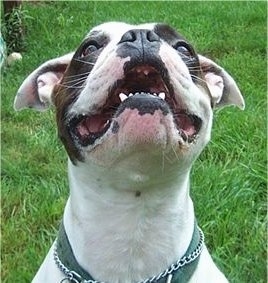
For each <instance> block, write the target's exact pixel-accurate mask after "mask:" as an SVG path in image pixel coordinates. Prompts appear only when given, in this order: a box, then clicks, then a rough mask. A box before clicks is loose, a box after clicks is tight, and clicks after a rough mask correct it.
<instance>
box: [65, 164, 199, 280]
mask: <svg viewBox="0 0 268 283" xmlns="http://www.w3.org/2000/svg"><path fill="white" fill-rule="evenodd" d="M86 170H87V168H86V166H74V165H72V164H71V163H69V179H70V198H69V200H68V203H67V205H66V209H65V214H64V224H65V228H66V231H67V235H68V238H69V241H70V244H71V246H72V249H73V252H74V255H75V257H76V258H77V260H78V262H79V263H80V264H81V266H82V267H83V268H84V269H85V270H87V271H88V272H89V273H90V274H91V275H92V276H93V277H94V278H95V279H96V280H98V279H99V280H102V281H107V282H119V280H120V282H125V283H127V282H133V281H139V280H143V279H146V278H147V277H150V276H154V275H157V274H158V273H160V272H162V271H163V270H165V269H166V268H167V267H168V266H169V265H170V264H172V263H174V262H176V261H177V260H178V259H179V258H180V257H181V256H183V254H184V253H185V251H186V250H187V248H188V246H189V243H190V241H191V237H192V233H193V227H194V209H193V205H192V201H191V198H190V196H189V171H188V173H187V174H185V173H184V174H182V175H180V176H179V177H178V178H177V180H176V182H173V183H172V184H174V185H172V186H169V187H166V186H165V185H164V183H162V184H163V185H162V186H161V185H159V186H158V187H157V188H156V187H155V188H154V189H149V190H144V189H142V188H140V190H137V189H138V187H136V188H135V190H134V191H133V190H131V189H126V190H120V189H118V188H114V187H112V185H111V181H109V180H110V178H109V174H112V173H109V172H108V171H107V172H102V174H107V179H106V180H107V182H106V183H105V182H104V181H103V178H102V182H101V185H100V182H99V181H98V179H99V176H98V173H99V172H96V171H94V174H93V173H92V174H90V172H92V171H90V172H88V171H86ZM102 176H106V175H102ZM108 181H109V182H108ZM122 183H123V184H124V176H122ZM103 184H104V185H103ZM109 184H110V185H109ZM115 269H116V270H117V272H116V274H115V272H114V270H115Z"/></svg>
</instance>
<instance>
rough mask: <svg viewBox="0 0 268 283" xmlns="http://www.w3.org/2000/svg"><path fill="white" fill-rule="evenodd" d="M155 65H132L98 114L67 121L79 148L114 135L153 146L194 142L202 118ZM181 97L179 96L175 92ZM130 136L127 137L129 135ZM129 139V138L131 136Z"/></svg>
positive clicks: (82, 115)
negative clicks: (185, 105) (171, 135)
mask: <svg viewBox="0 0 268 283" xmlns="http://www.w3.org/2000/svg"><path fill="white" fill-rule="evenodd" d="M160 73H161V72H160V71H157V70H156V69H155V68H153V67H150V66H138V67H135V68H132V69H131V70H130V71H129V72H128V73H127V74H126V76H125V78H124V79H123V80H120V81H118V82H116V83H115V86H114V87H113V88H112V89H111V92H110V93H109V94H108V96H107V100H106V102H105V104H104V105H103V106H102V107H101V108H100V109H101V110H99V112H98V113H94V114H90V113H81V114H78V115H76V116H75V117H73V118H72V119H71V120H70V121H69V122H68V129H69V132H70V134H71V137H72V139H73V142H74V143H75V144H76V146H77V147H79V148H84V147H86V148H87V149H88V148H94V146H95V145H99V144H100V143H102V142H103V141H105V137H106V136H107V138H108V136H109V138H110V136H111V135H115V136H119V137H120V136H121V137H122V136H124V137H131V141H130V142H131V143H134V146H135V143H138V144H144V145H149V146H151V145H152V144H156V145H159V144H162V147H163V144H166V143H167V142H168V141H167V140H169V141H170V140H171V139H170V138H169V137H167V136H168V135H169V134H168V133H167V132H169V131H171V130H172V131H173V132H174V133H175V134H173V137H172V138H173V139H176V140H173V141H172V142H173V143H180V144H184V145H187V146H190V145H191V144H193V143H194V142H195V141H196V139H197V137H198V133H199V131H200V129H201V126H202V120H201V118H200V117H198V116H197V115H195V114H194V113H191V112H190V110H189V109H187V108H186V107H184V106H183V103H182V102H180V101H178V99H176V98H175V94H174V93H173V90H172V88H171V87H170V86H169V83H168V81H167V80H166V79H165V78H164V77H163V76H162V75H161V74H160ZM176 97H179V95H176ZM126 139H127V138H126ZM129 140H130V139H129Z"/></svg>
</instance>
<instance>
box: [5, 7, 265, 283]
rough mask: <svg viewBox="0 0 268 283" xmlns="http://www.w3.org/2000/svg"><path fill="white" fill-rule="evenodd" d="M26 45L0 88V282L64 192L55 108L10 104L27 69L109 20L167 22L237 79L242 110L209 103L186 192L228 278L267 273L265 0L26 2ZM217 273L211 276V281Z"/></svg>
mask: <svg viewBox="0 0 268 283" xmlns="http://www.w3.org/2000/svg"><path fill="white" fill-rule="evenodd" d="M23 5H24V9H26V10H28V15H29V16H30V17H32V18H33V19H31V18H28V19H27V21H26V23H25V24H26V27H27V35H26V44H27V47H26V48H27V51H26V52H24V53H23V54H22V55H23V60H22V62H19V63H16V64H15V65H13V66H11V67H9V68H5V69H4V70H3V72H2V78H1V97H2V113H1V114H2V127H1V132H2V253H1V256H2V266H1V268H2V282H29V281H30V279H31V278H32V276H33V274H34V273H35V272H36V270H37V268H38V266H39V265H40V263H41V261H42V259H43V258H44V256H45V254H46V252H47V251H48V248H49V246H50V244H51V243H52V241H53V239H54V237H55V235H56V230H57V225H58V223H59V221H60V219H61V216H62V212H63V208H64V204H65V201H66V198H67V195H68V184H67V174H66V160H67V157H66V153H65V151H64V150H63V146H62V145H61V143H60V142H59V141H58V139H57V133H56V127H55V122H54V113H53V110H50V111H48V112H45V113H36V112H33V111H23V112H19V113H15V112H14V110H13V108H12V104H13V99H14V96H15V93H16V90H17V89H18V87H19V86H20V84H21V82H22V81H23V79H24V77H25V76H26V75H27V74H28V73H29V72H31V71H32V70H33V69H34V68H36V67H37V66H38V65H39V64H40V63H42V62H44V61H45V60H47V59H50V58H54V57H56V56H59V55H62V54H65V53H67V52H69V51H72V50H74V49H75V48H76V47H77V45H78V44H79V42H80V39H82V38H83V36H84V35H85V33H86V32H87V30H88V29H89V28H90V27H92V26H94V25H95V24H98V23H101V22H103V21H108V20H121V21H127V22H130V23H138V22H148V21H153V22H166V23H169V24H171V25H173V26H175V27H176V28H177V29H178V30H180V31H181V32H182V33H183V34H184V35H185V36H186V38H188V39H189V40H190V41H191V42H193V43H194V44H195V47H196V48H197V50H198V51H199V52H200V53H202V54H205V55H207V56H210V57H211V58H213V59H214V60H216V61H217V62H218V63H220V64H221V65H222V66H224V67H225V68H226V69H227V70H228V71H229V72H230V73H231V74H233V76H234V78H235V79H236V80H237V82H238V85H239V86H240V88H241V90H242V92H243V94H244V97H245V101H246V110H245V111H240V110H239V109H237V108H225V109H224V110H222V111H216V112H215V120H214V129H213V135H212V141H211V143H210V144H209V146H208V147H207V148H206V150H205V151H204V152H203V153H202V155H201V156H200V158H199V159H198V161H197V162H196V163H195V166H194V168H193V171H192V188H191V190H192V197H193V199H194V202H195V209H196V215H197V218H198V221H199V224H200V225H201V226H202V228H203V229H204V232H205V235H206V242H207V245H208V247H209V249H210V250H211V253H212V255H213V258H214V259H215V261H216V262H217V264H218V265H219V266H220V268H221V269H222V270H223V271H224V273H225V274H226V276H227V277H228V278H229V280H230V281H231V282H258V283H261V282H266V278H267V277H266V241H267V230H266V228H267V226H266V223H267V222H266V221H267V219H266V215H267V214H266V194H267V189H266V185H267V183H266V181H267V180H266V133H267V129H266V110H267V108H266V78H267V66H266V60H267V59H266V17H267V15H266V11H267V5H266V2H253V1H252V2H233V1H231V2H204V1H202V2H190V1H188V2H173V1H172V2H166V1H165V2H161V1H159V2H157V1H150V2H138V1H134V2H46V3H44V2H35V4H29V3H24V4H23ZM215 283H216V282H215Z"/></svg>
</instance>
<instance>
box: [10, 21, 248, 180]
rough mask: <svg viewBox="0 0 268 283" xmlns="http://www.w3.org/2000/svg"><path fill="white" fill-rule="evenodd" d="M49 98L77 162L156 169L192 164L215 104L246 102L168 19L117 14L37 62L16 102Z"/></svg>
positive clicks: (36, 104)
mask: <svg viewBox="0 0 268 283" xmlns="http://www.w3.org/2000/svg"><path fill="white" fill-rule="evenodd" d="M50 104H53V105H54V106H55V108H56V117H57V125H58V132H59V136H60V138H61V140H62V142H63V144H64V146H65V148H66V150H67V152H68V155H69V157H70V159H71V160H72V161H73V163H74V164H75V163H78V162H79V163H80V162H83V163H85V164H93V165H96V166H101V167H107V168H113V169H114V168H115V167H118V168H121V169H122V168H124V170H134V171H135V170H137V171H139V170H143V171H144V170H145V171H146V170H151V173H152V172H153V173H152V174H151V173H150V172H149V174H151V175H153V176H156V175H157V174H158V173H159V172H160V171H161V170H163V167H164V170H166V169H168V168H169V165H170V168H171V167H175V168H177V167H178V166H180V168H182V169H181V170H186V169H187V168H189V167H190V165H191V163H192V162H193V160H194V159H195V158H196V157H197V156H198V155H199V153H200V152H201V151H202V149H203V148H204V146H205V145H206V143H207V142H208V141H209V139H210V131H211V125H212V109H213V108H214V107H222V106H226V105H229V104H233V105H236V106H238V107H240V108H242V109H243V108H244V100H243V98H242V96H241V94H240V91H239V89H238V87H237V85H236V83H235V82H234V80H233V79H232V77H231V76H230V75H229V74H228V73H227V72H226V71H225V70H224V69H222V68H221V67H220V66H218V65H217V64H216V63H214V62H213V61H211V60H209V59H207V58H205V57H203V56H201V55H198V54H197V53H196V51H195V50H194V48H193V47H192V45H191V44H190V43H189V42H187V41H186V40H185V39H184V38H183V37H182V36H181V35H180V34H178V33H177V32H176V31H175V30H173V29H172V28H171V27H169V26H167V25H164V24H143V25H137V26H133V25H128V24H124V23H115V22H112V23H105V24H102V25H99V26H97V27H95V28H93V29H92V30H91V31H90V32H89V33H88V34H87V35H86V37H85V39H84V40H83V42H82V43H81V45H80V46H79V47H78V49H77V50H76V52H75V53H70V54H67V55H65V56H63V57H59V58H56V59H53V60H50V61H48V62H46V63H44V64H43V65H41V66H40V67H39V68H38V69H36V70H35V71H34V72H33V73H32V74H30V75H29V76H28V77H27V78H26V79H25V81H24V82H23V84H22V85H21V87H20V89H19V91H18V94H17V96H16V99H15V103H14V105H15V109H17V110H19V109H22V108H25V107H30V108H35V109H38V110H43V109H46V108H47V107H48V106H49V105H50ZM163 162H164V166H163ZM152 164H154V165H153V166H152ZM175 164H178V166H174V165H175ZM146 168H147V169H146ZM122 170H123V169H122ZM176 170H177V169H176Z"/></svg>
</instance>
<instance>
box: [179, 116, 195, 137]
mask: <svg viewBox="0 0 268 283" xmlns="http://www.w3.org/2000/svg"><path fill="white" fill-rule="evenodd" d="M178 119H179V126H180V128H181V129H182V130H183V131H184V133H185V134H187V135H188V136H192V135H194V134H195V133H196V130H195V127H194V125H193V121H192V119H191V118H190V117H189V116H187V115H179V117H178Z"/></svg>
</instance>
